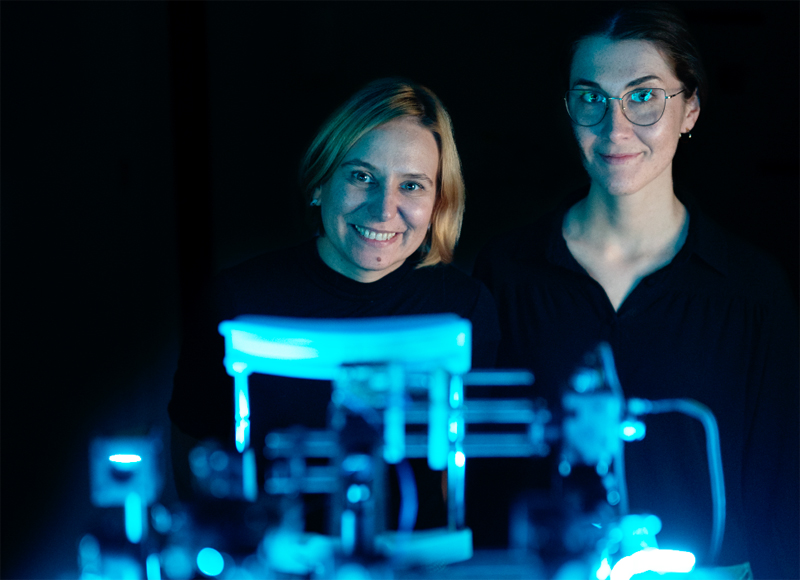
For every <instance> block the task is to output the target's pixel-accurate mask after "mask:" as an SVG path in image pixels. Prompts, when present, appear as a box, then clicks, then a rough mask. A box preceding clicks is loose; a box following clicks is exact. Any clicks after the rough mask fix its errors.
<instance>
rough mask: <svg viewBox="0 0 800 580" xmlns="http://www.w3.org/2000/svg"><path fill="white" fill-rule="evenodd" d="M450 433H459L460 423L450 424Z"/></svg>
mask: <svg viewBox="0 0 800 580" xmlns="http://www.w3.org/2000/svg"><path fill="white" fill-rule="evenodd" d="M450 433H453V434H454V435H455V434H457V433H458V421H451V422H450Z"/></svg>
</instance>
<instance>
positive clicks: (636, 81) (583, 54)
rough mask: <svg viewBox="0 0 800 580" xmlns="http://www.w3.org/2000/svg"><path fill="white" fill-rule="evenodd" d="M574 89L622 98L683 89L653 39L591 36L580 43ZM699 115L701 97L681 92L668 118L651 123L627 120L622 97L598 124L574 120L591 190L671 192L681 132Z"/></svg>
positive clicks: (669, 106) (574, 62)
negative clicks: (642, 90)
mask: <svg viewBox="0 0 800 580" xmlns="http://www.w3.org/2000/svg"><path fill="white" fill-rule="evenodd" d="M570 88H571V89H592V90H598V91H599V92H601V93H603V94H605V95H606V96H609V97H621V96H622V95H624V94H625V93H627V92H629V91H631V90H633V89H637V88H660V89H664V90H665V91H667V94H668V95H672V94H674V93H677V92H678V91H680V90H681V89H683V88H684V87H683V86H682V84H681V82H680V81H679V80H678V78H677V77H676V76H675V73H674V71H673V70H672V67H671V66H670V64H669V63H668V62H667V61H666V60H665V59H664V57H663V56H662V55H661V53H660V52H659V50H658V48H657V47H656V45H655V44H653V43H652V42H649V41H646V40H609V39H607V38H605V37H597V36H592V37H589V38H586V39H584V40H582V41H581V43H580V44H579V46H578V49H577V50H576V52H575V56H574V58H573V59H572V67H571V69H570ZM684 97H686V98H684ZM699 113H700V105H699V102H698V100H697V98H696V97H695V96H693V95H688V96H687V95H685V93H681V94H680V95H677V96H676V97H673V98H671V99H669V100H667V101H666V109H665V110H664V115H663V117H661V119H660V120H659V121H658V122H657V123H655V124H654V125H650V126H648V127H641V126H637V125H634V124H633V123H631V122H630V121H628V120H627V119H626V118H625V116H624V115H623V114H622V109H621V106H620V101H617V100H613V101H609V107H608V111H606V115H605V117H604V118H603V120H602V121H601V122H600V123H599V124H597V125H595V126H593V127H581V126H578V125H574V124H573V129H574V131H575V137H576V139H577V141H578V146H579V147H580V150H581V156H582V158H583V165H584V167H585V168H586V171H587V172H588V173H589V177H590V178H591V180H592V189H593V190H596V191H603V192H606V193H608V194H611V195H631V194H633V193H636V192H638V191H642V190H644V189H657V188H663V187H668V188H669V189H670V191H671V189H672V158H673V157H674V155H675V150H676V149H677V147H678V140H679V139H680V134H681V133H685V132H687V131H690V130H691V129H692V127H693V126H694V124H695V121H696V120H697V116H698V115H699Z"/></svg>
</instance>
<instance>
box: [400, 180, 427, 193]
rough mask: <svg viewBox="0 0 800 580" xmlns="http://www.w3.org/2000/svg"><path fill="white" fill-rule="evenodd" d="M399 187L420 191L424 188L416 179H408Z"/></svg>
mask: <svg viewBox="0 0 800 580" xmlns="http://www.w3.org/2000/svg"><path fill="white" fill-rule="evenodd" d="M401 187H402V188H403V189H407V190H408V191H422V190H423V189H425V188H424V187H422V186H421V185H420V184H419V183H417V182H416V181H409V182H408V183H404V184H403V185H402V186H401Z"/></svg>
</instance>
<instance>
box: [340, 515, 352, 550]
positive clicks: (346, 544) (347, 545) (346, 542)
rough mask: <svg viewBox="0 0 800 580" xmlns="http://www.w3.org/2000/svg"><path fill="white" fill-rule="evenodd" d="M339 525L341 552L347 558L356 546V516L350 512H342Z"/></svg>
mask: <svg viewBox="0 0 800 580" xmlns="http://www.w3.org/2000/svg"><path fill="white" fill-rule="evenodd" d="M341 525H342V528H341V533H342V551H343V552H344V553H345V555H347V556H349V555H350V554H352V553H353V550H354V549H355V546H356V514H355V513H353V511H352V510H344V511H343V512H342V519H341Z"/></svg>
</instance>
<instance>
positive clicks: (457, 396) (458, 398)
mask: <svg viewBox="0 0 800 580" xmlns="http://www.w3.org/2000/svg"><path fill="white" fill-rule="evenodd" d="M460 400H461V397H460V396H459V395H458V393H453V401H455V402H458V401H460Z"/></svg>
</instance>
